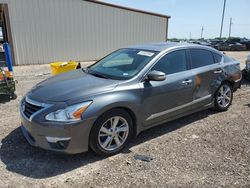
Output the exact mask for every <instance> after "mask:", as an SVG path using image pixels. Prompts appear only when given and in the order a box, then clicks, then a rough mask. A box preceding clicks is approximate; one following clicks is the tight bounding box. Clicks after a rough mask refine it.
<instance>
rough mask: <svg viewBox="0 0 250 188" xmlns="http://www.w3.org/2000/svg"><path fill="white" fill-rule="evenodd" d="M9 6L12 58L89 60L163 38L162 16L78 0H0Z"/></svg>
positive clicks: (22, 60)
mask: <svg viewBox="0 0 250 188" xmlns="http://www.w3.org/2000/svg"><path fill="white" fill-rule="evenodd" d="M0 3H7V4H8V7H9V16H10V25H11V30H12V37H13V42H14V46H13V47H14V52H15V53H14V55H15V60H16V64H20V65H22V64H43V63H50V62H52V61H61V60H62V61H65V60H71V59H72V60H78V61H85V60H94V59H98V58H100V57H102V56H104V55H105V54H107V53H109V52H111V51H112V50H115V49H117V48H120V47H126V46H127V45H131V44H137V43H144V42H157V41H165V38H166V27H167V25H166V24H167V19H166V18H163V17H157V16H152V15H147V14H143V13H138V12H133V11H128V10H123V9H118V8H114V7H109V6H105V5H99V4H96V3H91V2H86V1H82V0H0Z"/></svg>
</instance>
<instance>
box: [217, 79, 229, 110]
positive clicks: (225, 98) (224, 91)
mask: <svg viewBox="0 0 250 188" xmlns="http://www.w3.org/2000/svg"><path fill="white" fill-rule="evenodd" d="M231 99H232V90H231V88H230V86H228V85H226V84H225V85H222V86H221V87H220V89H219V91H218V96H217V102H218V105H219V106H220V107H221V108H227V107H228V106H229V105H230V103H231Z"/></svg>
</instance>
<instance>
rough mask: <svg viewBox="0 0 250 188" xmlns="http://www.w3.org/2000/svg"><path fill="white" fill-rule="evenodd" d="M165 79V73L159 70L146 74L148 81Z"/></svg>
mask: <svg viewBox="0 0 250 188" xmlns="http://www.w3.org/2000/svg"><path fill="white" fill-rule="evenodd" d="M165 79H166V74H165V73H164V72H161V71H155V70H154V71H150V72H149V73H148V75H147V80H149V81H163V80H165Z"/></svg>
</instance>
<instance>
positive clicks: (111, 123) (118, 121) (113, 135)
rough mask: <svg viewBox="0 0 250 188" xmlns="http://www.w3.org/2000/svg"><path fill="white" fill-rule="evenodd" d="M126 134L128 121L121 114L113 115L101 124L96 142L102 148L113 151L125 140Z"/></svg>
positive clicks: (127, 132) (127, 133)
mask: <svg viewBox="0 0 250 188" xmlns="http://www.w3.org/2000/svg"><path fill="white" fill-rule="evenodd" d="M128 135H129V125H128V122H127V121H126V120H125V119H124V118H123V117H121V116H114V117H111V118H109V119H108V120H107V121H106V122H105V123H103V125H102V126H101V128H100V130H99V133H98V142H99V145H100V146H101V147H102V149H104V150H106V151H114V150H116V149H118V148H120V147H121V146H122V145H123V144H124V143H125V142H126V140H127V138H128Z"/></svg>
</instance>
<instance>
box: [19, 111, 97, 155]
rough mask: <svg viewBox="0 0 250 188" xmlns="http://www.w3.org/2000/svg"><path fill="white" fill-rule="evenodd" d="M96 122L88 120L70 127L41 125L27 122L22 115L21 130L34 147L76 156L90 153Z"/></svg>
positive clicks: (51, 124)
mask: <svg viewBox="0 0 250 188" xmlns="http://www.w3.org/2000/svg"><path fill="white" fill-rule="evenodd" d="M94 121H95V120H94V119H87V120H84V121H81V122H78V123H74V124H70V125H58V124H53V123H50V124H43V123H41V124H40V123H36V122H31V121H29V120H27V119H26V118H25V117H24V115H23V114H21V123H22V125H21V129H22V133H23V135H24V137H25V138H26V140H27V141H28V142H29V143H30V144H31V145H32V146H36V147H40V148H43V149H46V150H52V151H57V152H63V153H68V154H75V153H82V152H86V151H88V145H89V143H88V141H89V134H90V130H91V127H92V125H93V124H94Z"/></svg>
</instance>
